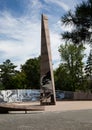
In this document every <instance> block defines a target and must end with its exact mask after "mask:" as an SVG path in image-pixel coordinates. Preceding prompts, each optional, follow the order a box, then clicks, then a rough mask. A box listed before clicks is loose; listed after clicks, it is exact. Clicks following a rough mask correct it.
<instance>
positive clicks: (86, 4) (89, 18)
mask: <svg viewBox="0 0 92 130" xmlns="http://www.w3.org/2000/svg"><path fill="white" fill-rule="evenodd" d="M61 21H62V23H63V24H64V25H65V26H66V25H72V26H73V29H72V31H71V32H64V33H63V34H62V36H63V39H65V40H70V41H72V42H73V43H84V42H85V41H86V43H90V44H92V0H87V1H83V2H82V3H81V4H79V5H77V6H76V7H75V10H74V11H69V12H68V13H66V14H65V15H64V16H63V17H62V19H61Z"/></svg>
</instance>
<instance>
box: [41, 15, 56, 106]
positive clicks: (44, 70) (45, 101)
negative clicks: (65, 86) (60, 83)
mask: <svg viewBox="0 0 92 130" xmlns="http://www.w3.org/2000/svg"><path fill="white" fill-rule="evenodd" d="M40 74H41V81H40V83H41V100H40V101H41V104H42V105H55V104H56V97H55V86H54V77H53V69H52V58H51V47H50V36H49V28H48V18H47V16H45V15H42V19H41V66H40Z"/></svg>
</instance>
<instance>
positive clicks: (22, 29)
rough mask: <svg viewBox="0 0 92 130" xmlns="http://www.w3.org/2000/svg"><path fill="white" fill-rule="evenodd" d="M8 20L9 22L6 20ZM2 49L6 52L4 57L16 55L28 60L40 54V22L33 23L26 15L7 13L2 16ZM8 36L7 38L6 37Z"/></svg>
mask: <svg viewBox="0 0 92 130" xmlns="http://www.w3.org/2000/svg"><path fill="white" fill-rule="evenodd" d="M6 21H7V22H6ZM0 25H1V29H0V34H3V38H2V39H1V40H0V51H1V52H2V51H3V52H5V54H4V55H3V58H4V59H5V60H6V59H7V58H10V59H11V58H13V57H16V58H15V60H16V59H18V58H19V59H20V60H22V62H21V64H22V63H23V59H24V60H25V59H26V60H27V59H28V58H31V57H32V56H38V55H39V54H40V24H39V23H32V22H31V21H30V20H29V19H27V18H26V17H21V18H19V19H17V18H14V17H13V16H11V15H10V14H8V13H7V16H6V13H5V14H4V15H3V17H1V18H0ZM6 36H7V39H5V37H6Z"/></svg>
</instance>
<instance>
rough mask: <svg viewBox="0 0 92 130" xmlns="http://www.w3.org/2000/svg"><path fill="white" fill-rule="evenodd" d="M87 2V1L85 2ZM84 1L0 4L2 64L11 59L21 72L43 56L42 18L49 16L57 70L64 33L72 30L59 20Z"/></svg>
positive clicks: (11, 1) (33, 0)
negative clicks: (41, 52)
mask: <svg viewBox="0 0 92 130" xmlns="http://www.w3.org/2000/svg"><path fill="white" fill-rule="evenodd" d="M84 1H86V0H84ZM81 2H82V0H0V55H1V57H0V63H2V62H3V61H5V60H6V59H10V60H11V61H12V62H13V63H14V64H15V65H18V68H19V67H20V65H21V64H24V63H25V61H26V60H27V59H29V58H34V57H37V56H39V55H40V46H41V43H40V41H41V36H40V34H41V14H42V13H43V14H45V15H47V16H48V20H49V21H48V22H49V30H50V41H51V50H52V60H53V64H54V65H53V66H54V68H56V67H58V65H59V63H60V57H59V52H58V47H59V45H60V44H62V43H63V41H62V39H61V35H60V34H61V32H63V31H65V30H71V27H67V28H65V27H64V26H62V25H61V23H60V18H61V16H63V15H64V14H65V13H66V12H67V11H68V10H70V9H71V10H72V11H73V10H74V7H75V6H76V5H77V4H79V3H81Z"/></svg>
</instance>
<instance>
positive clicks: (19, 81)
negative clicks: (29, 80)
mask: <svg viewBox="0 0 92 130" xmlns="http://www.w3.org/2000/svg"><path fill="white" fill-rule="evenodd" d="M12 86H13V88H14V89H26V75H25V73H23V72H20V71H18V72H17V73H16V74H15V75H14V76H12Z"/></svg>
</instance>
